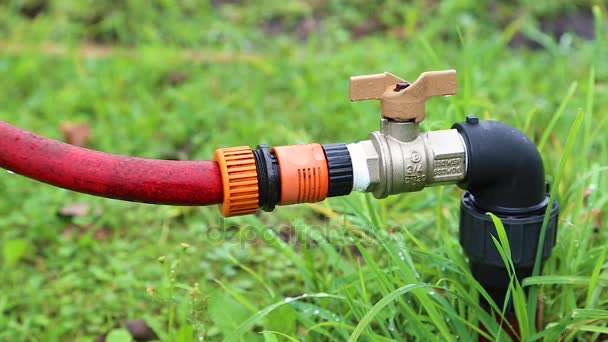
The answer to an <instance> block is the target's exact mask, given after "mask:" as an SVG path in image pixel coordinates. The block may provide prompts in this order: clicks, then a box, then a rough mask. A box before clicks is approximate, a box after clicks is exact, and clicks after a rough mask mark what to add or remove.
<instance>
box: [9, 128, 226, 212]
mask: <svg viewBox="0 0 608 342" xmlns="http://www.w3.org/2000/svg"><path fill="white" fill-rule="evenodd" d="M0 167H3V168H5V169H7V170H10V171H13V172H15V173H18V174H20V175H23V176H26V177H30V178H33V179H36V180H38V181H41V182H44V183H48V184H51V185H54V186H58V187H62V188H65V189H69V190H73V191H78V192H84V193H87V194H91V195H96V196H102V197H109V198H116V199H121V200H126V201H133V202H144V203H154V204H172V205H208V204H215V203H221V202H222V191H223V190H222V178H221V175H220V170H219V167H218V165H217V163H216V162H214V161H174V160H155V159H143V158H133V157H125V156H119V155H114V154H108V153H103V152H98V151H92V150H88V149H84V148H80V147H76V146H72V145H68V144H65V143H62V142H59V141H55V140H52V139H48V138H45V137H42V136H39V135H36V134H34V133H31V132H27V131H24V130H22V129H19V128H17V127H14V126H11V125H9V124H7V123H5V122H3V121H0Z"/></svg>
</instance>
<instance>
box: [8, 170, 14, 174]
mask: <svg viewBox="0 0 608 342" xmlns="http://www.w3.org/2000/svg"><path fill="white" fill-rule="evenodd" d="M6 172H8V173H10V174H11V175H14V174H15V173H14V172H13V171H9V170H6Z"/></svg>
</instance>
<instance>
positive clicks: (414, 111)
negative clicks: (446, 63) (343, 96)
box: [350, 70, 456, 122]
mask: <svg viewBox="0 0 608 342" xmlns="http://www.w3.org/2000/svg"><path fill="white" fill-rule="evenodd" d="M455 93H456V70H442V71H427V72H423V73H422V74H420V76H419V77H418V79H417V80H416V81H415V82H414V83H410V82H407V81H405V80H403V79H401V78H399V77H397V76H395V75H393V74H391V73H388V72H385V73H382V74H373V75H362V76H353V77H351V78H350V100H351V101H360V100H369V99H378V100H380V103H381V105H382V115H383V116H384V117H387V118H391V119H397V120H410V119H414V120H416V122H420V121H422V120H424V117H425V110H424V104H425V102H426V100H428V99H429V98H430V97H431V96H437V95H453V94H455Z"/></svg>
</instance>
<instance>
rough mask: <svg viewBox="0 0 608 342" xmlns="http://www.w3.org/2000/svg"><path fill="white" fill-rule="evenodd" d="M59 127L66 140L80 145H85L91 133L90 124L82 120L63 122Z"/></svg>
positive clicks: (71, 143)
mask: <svg viewBox="0 0 608 342" xmlns="http://www.w3.org/2000/svg"><path fill="white" fill-rule="evenodd" d="M59 129H60V130H61V134H62V135H63V141H64V142H66V143H68V144H70V145H74V146H79V147H85V146H86V144H87V142H88V141H89V137H90V135H91V128H90V127H89V125H88V124H86V123H82V122H80V123H78V122H62V123H61V124H60V125H59Z"/></svg>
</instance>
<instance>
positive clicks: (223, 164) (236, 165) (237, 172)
mask: <svg viewBox="0 0 608 342" xmlns="http://www.w3.org/2000/svg"><path fill="white" fill-rule="evenodd" d="M215 160H216V161H217V163H218V165H219V167H220V172H221V174H222V186H223V188H224V200H223V203H222V204H220V212H221V213H222V215H223V216H225V217H228V216H235V215H245V214H251V213H255V212H256V211H257V210H258V205H259V193H258V191H259V188H258V174H257V169H256V165H255V157H254V156H253V152H252V151H251V149H250V148H249V147H248V146H238V147H228V148H220V149H217V150H216V151H215Z"/></svg>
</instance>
